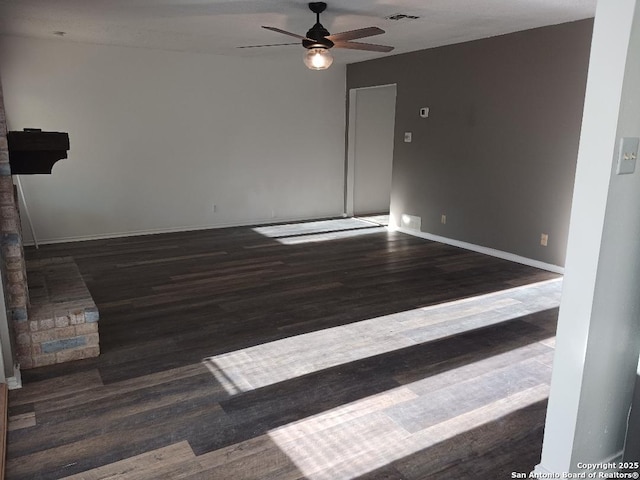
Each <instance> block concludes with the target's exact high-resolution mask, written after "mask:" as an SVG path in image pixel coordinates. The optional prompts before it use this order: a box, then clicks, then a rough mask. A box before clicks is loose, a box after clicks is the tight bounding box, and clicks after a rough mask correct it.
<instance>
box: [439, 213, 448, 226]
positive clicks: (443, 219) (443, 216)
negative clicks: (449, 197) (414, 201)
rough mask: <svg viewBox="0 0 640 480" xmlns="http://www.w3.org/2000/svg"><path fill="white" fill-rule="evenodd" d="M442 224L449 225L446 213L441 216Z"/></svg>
mask: <svg viewBox="0 0 640 480" xmlns="http://www.w3.org/2000/svg"><path fill="white" fill-rule="evenodd" d="M440 223H442V224H443V225H445V224H446V223H447V216H446V215H445V214H444V213H443V214H442V215H440Z"/></svg>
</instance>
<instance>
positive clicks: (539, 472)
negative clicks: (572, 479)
mask: <svg viewBox="0 0 640 480" xmlns="http://www.w3.org/2000/svg"><path fill="white" fill-rule="evenodd" d="M623 456H624V450H620V451H618V452H616V453H614V454H612V455H609V456H608V457H607V458H605V459H604V460H600V461H597V462H592V461H591V460H589V463H596V464H597V463H602V464H611V463H613V464H616V463H619V462H621V461H622V458H623ZM619 470H620V469H618V468H616V469H615V470H614V471H619ZM597 471H598V470H578V472H571V473H584V472H597ZM602 471H607V472H610V471H612V469H606V470H602ZM563 473H569V472H553V471H552V470H549V469H548V468H546V467H543V466H542V464H541V463H539V464H538V465H536V466H535V468H534V469H533V472H532V475H533V478H560V477H559V476H554V475H562V474H563Z"/></svg>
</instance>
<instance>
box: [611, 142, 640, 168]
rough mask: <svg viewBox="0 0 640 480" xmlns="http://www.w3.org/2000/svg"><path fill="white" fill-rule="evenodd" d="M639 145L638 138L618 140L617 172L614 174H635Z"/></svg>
mask: <svg viewBox="0 0 640 480" xmlns="http://www.w3.org/2000/svg"><path fill="white" fill-rule="evenodd" d="M639 145H640V138H638V137H623V138H621V139H620V149H619V152H618V170H617V172H616V173H617V174H618V175H624V174H627V173H633V172H635V170H636V160H637V158H638V146H639Z"/></svg>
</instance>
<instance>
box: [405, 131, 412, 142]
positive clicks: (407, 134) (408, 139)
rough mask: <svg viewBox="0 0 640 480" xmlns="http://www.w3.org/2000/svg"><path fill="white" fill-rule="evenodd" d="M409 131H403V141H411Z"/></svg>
mask: <svg viewBox="0 0 640 480" xmlns="http://www.w3.org/2000/svg"><path fill="white" fill-rule="evenodd" d="M411 139H412V135H411V132H404V143H411Z"/></svg>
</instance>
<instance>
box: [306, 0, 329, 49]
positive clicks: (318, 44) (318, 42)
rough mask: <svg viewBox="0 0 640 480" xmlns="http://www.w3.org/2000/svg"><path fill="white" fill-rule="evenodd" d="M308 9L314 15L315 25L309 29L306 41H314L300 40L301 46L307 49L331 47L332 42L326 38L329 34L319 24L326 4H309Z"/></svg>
mask: <svg viewBox="0 0 640 480" xmlns="http://www.w3.org/2000/svg"><path fill="white" fill-rule="evenodd" d="M309 9H310V10H311V11H312V12H313V13H315V14H316V24H315V25H314V26H313V27H311V28H310V29H309V31H308V32H307V35H306V36H307V38H308V39H311V40H315V41H314V42H311V41H309V40H306V39H305V40H302V46H303V47H304V48H307V49H309V48H331V47H333V42H332V41H331V40H329V39H328V38H326V37H328V36H329V35H331V34H330V33H329V31H328V30H327V29H326V28H324V26H323V25H322V24H321V23H320V14H321V13H322V12H324V11H325V10H326V9H327V4H326V3H325V2H311V3H309Z"/></svg>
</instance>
